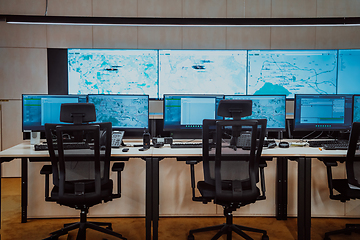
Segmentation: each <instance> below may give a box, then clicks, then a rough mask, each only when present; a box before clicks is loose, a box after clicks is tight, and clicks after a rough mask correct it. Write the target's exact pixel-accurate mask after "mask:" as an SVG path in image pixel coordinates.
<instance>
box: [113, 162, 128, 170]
mask: <svg viewBox="0 0 360 240" xmlns="http://www.w3.org/2000/svg"><path fill="white" fill-rule="evenodd" d="M124 167H125V164H124V163H123V162H116V163H114V164H113V166H112V168H111V171H113V172H119V171H120V172H121V171H123V170H124Z"/></svg>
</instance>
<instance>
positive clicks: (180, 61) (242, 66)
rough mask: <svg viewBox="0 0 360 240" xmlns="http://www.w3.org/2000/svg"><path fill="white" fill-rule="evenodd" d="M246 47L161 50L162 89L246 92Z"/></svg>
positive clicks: (195, 91)
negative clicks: (230, 49) (229, 49)
mask: <svg viewBox="0 0 360 240" xmlns="http://www.w3.org/2000/svg"><path fill="white" fill-rule="evenodd" d="M246 57H247V52H246V51H243V50H232V51H226V50H225V51H224V50H160V51H159V62H160V71H159V91H160V97H162V96H163V94H166V93H187V94H196V93H204V94H205V93H206V94H245V93H246Z"/></svg>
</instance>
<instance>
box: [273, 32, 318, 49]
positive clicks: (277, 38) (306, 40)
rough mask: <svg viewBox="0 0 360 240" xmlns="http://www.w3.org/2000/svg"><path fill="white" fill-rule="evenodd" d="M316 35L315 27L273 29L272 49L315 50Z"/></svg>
mask: <svg viewBox="0 0 360 240" xmlns="http://www.w3.org/2000/svg"><path fill="white" fill-rule="evenodd" d="M315 33H316V28H315V27H309V28H302V27H272V28H271V49H314V48H315V47H316V45H315V39H316V36H315Z"/></svg>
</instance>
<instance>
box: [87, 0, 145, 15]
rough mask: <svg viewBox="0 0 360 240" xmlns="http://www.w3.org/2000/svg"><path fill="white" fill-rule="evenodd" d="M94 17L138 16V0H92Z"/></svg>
mask: <svg viewBox="0 0 360 240" xmlns="http://www.w3.org/2000/svg"><path fill="white" fill-rule="evenodd" d="M92 2H93V10H92V11H93V16H94V17H136V16H137V6H138V3H137V1H136V0H92Z"/></svg>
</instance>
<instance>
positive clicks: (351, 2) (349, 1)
mask: <svg viewBox="0 0 360 240" xmlns="http://www.w3.org/2000/svg"><path fill="white" fill-rule="evenodd" d="M316 10H317V13H316V15H317V17H344V16H347V17H358V16H359V15H360V4H359V1H358V0H346V1H339V0H317V6H316Z"/></svg>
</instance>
